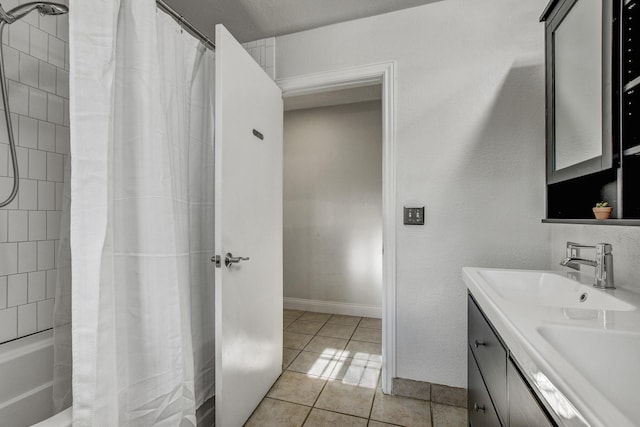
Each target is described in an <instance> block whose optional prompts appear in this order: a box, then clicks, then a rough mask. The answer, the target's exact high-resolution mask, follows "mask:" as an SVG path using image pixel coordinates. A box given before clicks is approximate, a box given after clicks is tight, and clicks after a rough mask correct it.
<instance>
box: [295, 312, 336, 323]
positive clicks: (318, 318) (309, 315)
mask: <svg viewBox="0 0 640 427" xmlns="http://www.w3.org/2000/svg"><path fill="white" fill-rule="evenodd" d="M330 317H331V315H330V314H328V313H314V312H312V311H307V312H305V313H304V314H303V315H302V316H300V320H307V321H309V322H322V323H324V322H326V321H327V320H329V318H330Z"/></svg>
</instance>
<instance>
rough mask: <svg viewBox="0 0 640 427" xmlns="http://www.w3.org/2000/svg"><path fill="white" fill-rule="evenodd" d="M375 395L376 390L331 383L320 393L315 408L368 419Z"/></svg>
mask: <svg viewBox="0 0 640 427" xmlns="http://www.w3.org/2000/svg"><path fill="white" fill-rule="evenodd" d="M374 394H375V390H372V389H369V388H362V387H355V386H351V385H345V384H342V383H339V382H331V381H329V382H327V385H326V386H325V387H324V390H322V393H320V397H319V398H318V401H317V402H316V404H315V407H316V408H320V409H327V410H329V411H334V412H340V413H342V414H348V415H355V416H357V417H364V418H368V417H369V412H370V411H371V402H372V401H373V395H374Z"/></svg>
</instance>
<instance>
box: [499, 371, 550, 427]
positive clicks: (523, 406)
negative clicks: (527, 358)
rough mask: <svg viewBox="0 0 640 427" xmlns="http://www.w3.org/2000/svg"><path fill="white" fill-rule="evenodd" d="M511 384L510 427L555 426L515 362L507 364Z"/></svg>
mask: <svg viewBox="0 0 640 427" xmlns="http://www.w3.org/2000/svg"><path fill="white" fill-rule="evenodd" d="M507 381H508V384H509V425H510V427H545V426H553V425H555V424H554V423H552V422H550V421H549V419H548V418H547V414H546V413H545V411H544V409H542V408H541V407H540V405H539V404H538V401H537V400H536V398H535V396H534V395H533V394H532V393H531V390H529V387H528V386H527V384H526V383H525V382H524V380H523V379H522V377H521V376H520V373H519V372H518V370H517V368H516V367H515V366H514V365H513V362H512V361H511V360H509V363H508V364H507Z"/></svg>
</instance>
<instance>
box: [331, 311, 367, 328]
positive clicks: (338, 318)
mask: <svg viewBox="0 0 640 427" xmlns="http://www.w3.org/2000/svg"><path fill="white" fill-rule="evenodd" d="M360 319H361V317H358V316H345V315H343V314H334V315H333V316H331V319H329V320H328V321H327V323H329V324H330V325H348V326H357V325H358V323H359V322H360Z"/></svg>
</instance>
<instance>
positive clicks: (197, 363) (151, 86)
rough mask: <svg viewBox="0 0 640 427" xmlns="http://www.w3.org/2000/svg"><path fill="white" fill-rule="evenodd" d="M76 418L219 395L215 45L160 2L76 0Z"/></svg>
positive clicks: (164, 416)
mask: <svg viewBox="0 0 640 427" xmlns="http://www.w3.org/2000/svg"><path fill="white" fill-rule="evenodd" d="M70 9H71V14H70V38H71V39H70V70H71V76H70V85H71V115H70V118H71V166H72V167H71V171H72V177H71V227H70V228H71V234H70V235H71V239H70V241H71V258H72V277H73V286H72V328H71V330H72V339H73V381H72V385H73V419H74V425H77V426H134V425H135V426H151V425H153V426H182V425H185V426H188V425H195V424H196V419H195V410H196V407H197V406H199V405H200V404H201V403H202V402H204V401H205V400H206V399H208V398H210V397H211V396H212V395H213V389H214V384H213V369H214V361H213V354H214V346H213V331H214V328H213V307H214V306H213V271H212V269H213V266H212V265H211V263H209V262H208V257H210V256H211V254H212V250H213V87H214V86H213V70H214V67H213V60H214V59H213V53H212V52H210V51H208V50H206V49H205V48H204V47H203V46H202V45H201V44H200V43H199V42H198V41H196V40H195V39H194V38H193V37H192V36H190V35H189V34H187V33H186V32H183V31H181V29H180V26H179V25H178V24H177V23H175V22H174V21H173V20H172V19H171V18H169V17H168V16H166V15H165V14H164V13H162V12H159V11H157V9H156V4H155V0H120V1H118V0H102V1H99V0H81V1H76V2H73V1H72V2H71V5H70Z"/></svg>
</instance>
